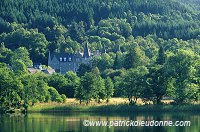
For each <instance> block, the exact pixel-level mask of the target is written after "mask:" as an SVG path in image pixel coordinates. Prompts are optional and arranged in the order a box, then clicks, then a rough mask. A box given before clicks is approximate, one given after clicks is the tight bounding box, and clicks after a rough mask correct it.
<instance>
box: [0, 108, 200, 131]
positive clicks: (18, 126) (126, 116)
mask: <svg viewBox="0 0 200 132" xmlns="http://www.w3.org/2000/svg"><path fill="white" fill-rule="evenodd" d="M84 120H92V121H99V120H101V121H115V120H143V121H149V120H158V121H166V120H172V121H191V126H187V127H169V126H168V127H132V126H131V127H122V126H121V127H110V128H109V127H103V126H102V127H86V126H84V125H83V121H84ZM121 131H122V132H123V131H125V132H126V131H130V132H145V131H148V132H200V113H177V112H174V113H109V114H106V113H31V114H27V115H23V114H15V115H13V114H10V115H9V114H7V115H0V132H121Z"/></svg>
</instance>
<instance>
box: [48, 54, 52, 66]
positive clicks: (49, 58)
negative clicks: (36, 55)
mask: <svg viewBox="0 0 200 132" xmlns="http://www.w3.org/2000/svg"><path fill="white" fill-rule="evenodd" d="M50 63H51V53H50V51H49V57H48V66H50Z"/></svg>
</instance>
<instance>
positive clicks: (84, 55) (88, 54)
mask: <svg viewBox="0 0 200 132" xmlns="http://www.w3.org/2000/svg"><path fill="white" fill-rule="evenodd" d="M83 57H84V58H89V57H90V52H89V48H88V42H87V43H86V44H85V47H84V52H83Z"/></svg>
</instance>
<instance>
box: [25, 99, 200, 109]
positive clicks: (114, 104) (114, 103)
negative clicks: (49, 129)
mask: <svg viewBox="0 0 200 132" xmlns="http://www.w3.org/2000/svg"><path fill="white" fill-rule="evenodd" d="M124 101H125V102H124ZM175 111H176V112H184V111H188V112H199V111H200V105H199V104H195V105H176V106H173V105H141V104H138V105H135V106H130V105H128V103H127V102H126V100H123V99H112V100H111V101H110V103H109V104H106V103H104V102H103V103H101V104H97V103H94V102H91V104H89V105H86V104H81V105H80V104H79V103H78V102H76V101H75V100H72V99H71V100H68V101H67V103H62V104H61V103H55V102H52V103H39V104H35V105H34V106H32V107H29V109H28V112H175Z"/></svg>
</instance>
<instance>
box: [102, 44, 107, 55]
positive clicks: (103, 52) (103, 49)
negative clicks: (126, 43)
mask: <svg viewBox="0 0 200 132" xmlns="http://www.w3.org/2000/svg"><path fill="white" fill-rule="evenodd" d="M105 53H106V48H105V45H103V47H102V49H101V54H105Z"/></svg>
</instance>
